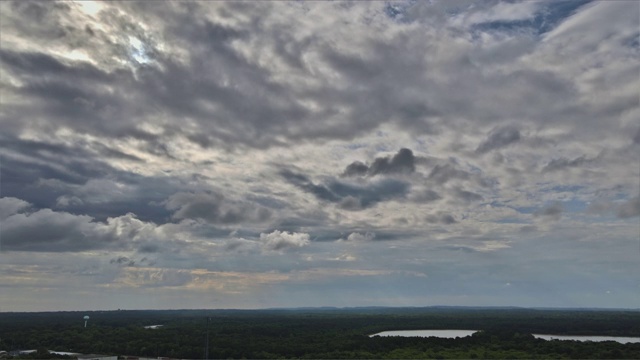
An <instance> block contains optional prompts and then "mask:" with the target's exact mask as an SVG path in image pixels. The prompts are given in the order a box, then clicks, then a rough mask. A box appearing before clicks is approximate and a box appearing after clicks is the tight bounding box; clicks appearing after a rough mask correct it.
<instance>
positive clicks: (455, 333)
mask: <svg viewBox="0 0 640 360" xmlns="http://www.w3.org/2000/svg"><path fill="white" fill-rule="evenodd" d="M476 331H478V330H393V331H383V332H379V333H377V334H373V335H369V336H370V337H371V336H405V337H414V336H419V337H430V336H435V337H439V338H449V339H454V338H457V337H465V336H470V335H472V334H473V333H474V332H476ZM533 336H535V337H536V338H538V339H544V340H553V339H557V340H577V341H617V342H619V343H621V344H627V343H640V338H637V337H624V336H588V335H548V334H533Z"/></svg>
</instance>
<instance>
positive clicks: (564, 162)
mask: <svg viewBox="0 0 640 360" xmlns="http://www.w3.org/2000/svg"><path fill="white" fill-rule="evenodd" d="M590 161H592V159H587V157H586V156H584V155H582V156H580V157H577V158H575V159H573V160H569V159H567V158H564V157H561V158H557V159H553V160H551V161H549V163H548V164H547V165H545V167H544V168H542V172H543V173H546V172H553V171H559V170H564V169H567V168H574V167H579V166H581V165H584V164H586V163H588V162H590Z"/></svg>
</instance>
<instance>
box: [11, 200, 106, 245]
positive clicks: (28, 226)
mask: <svg viewBox="0 0 640 360" xmlns="http://www.w3.org/2000/svg"><path fill="white" fill-rule="evenodd" d="M0 232H1V234H0V235H1V236H2V250H3V251H12V250H13V251H44V252H68V251H84V250H92V249H101V248H106V247H110V246H113V245H115V243H116V242H117V238H115V237H114V236H113V234H112V233H111V232H109V231H108V230H107V229H106V228H105V227H104V226H102V225H100V224H98V223H95V222H93V219H92V218H91V217H89V216H77V215H72V214H69V213H61V212H54V211H51V210H49V209H43V210H38V211H36V212H33V213H21V214H15V215H13V216H10V217H8V218H7V219H5V220H3V222H2V228H1V229H0Z"/></svg>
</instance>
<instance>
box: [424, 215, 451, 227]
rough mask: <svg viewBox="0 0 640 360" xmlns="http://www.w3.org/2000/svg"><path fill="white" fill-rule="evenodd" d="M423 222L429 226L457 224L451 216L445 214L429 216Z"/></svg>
mask: <svg viewBox="0 0 640 360" xmlns="http://www.w3.org/2000/svg"><path fill="white" fill-rule="evenodd" d="M425 220H426V221H427V222H428V223H431V224H438V223H439V224H444V225H451V224H455V223H457V222H458V221H457V220H456V219H455V218H454V217H453V216H452V215H451V214H446V213H438V214H430V215H428V216H427V217H426V218H425Z"/></svg>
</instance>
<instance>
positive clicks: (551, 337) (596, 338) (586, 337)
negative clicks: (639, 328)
mask: <svg viewBox="0 0 640 360" xmlns="http://www.w3.org/2000/svg"><path fill="white" fill-rule="evenodd" d="M533 336H535V337H537V338H538V339H545V340H554V339H557V340H578V341H617V342H619V343H621V344H627V343H640V338H637V337H625V336H589V335H547V334H533Z"/></svg>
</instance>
